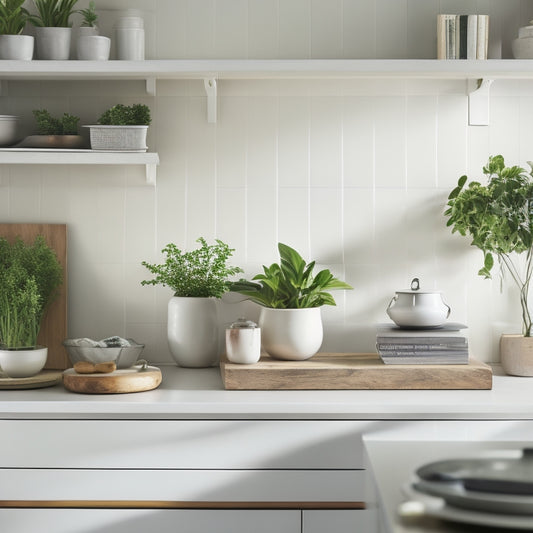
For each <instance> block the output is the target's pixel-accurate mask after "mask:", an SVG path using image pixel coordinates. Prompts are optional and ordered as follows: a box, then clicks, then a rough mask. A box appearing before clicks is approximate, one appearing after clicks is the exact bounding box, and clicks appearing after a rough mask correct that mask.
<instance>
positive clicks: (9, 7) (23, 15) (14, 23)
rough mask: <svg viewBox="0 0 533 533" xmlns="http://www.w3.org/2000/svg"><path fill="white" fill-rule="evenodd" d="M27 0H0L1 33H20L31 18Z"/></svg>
mask: <svg viewBox="0 0 533 533" xmlns="http://www.w3.org/2000/svg"><path fill="white" fill-rule="evenodd" d="M24 1H25V0H0V34H1V35H19V34H20V33H22V30H23V29H24V26H26V22H28V20H29V13H28V11H27V10H26V9H25V8H24V7H22V4H24Z"/></svg>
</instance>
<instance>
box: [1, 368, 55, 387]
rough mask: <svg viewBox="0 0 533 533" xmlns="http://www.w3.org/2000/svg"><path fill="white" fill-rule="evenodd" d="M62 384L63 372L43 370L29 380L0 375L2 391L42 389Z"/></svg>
mask: <svg viewBox="0 0 533 533" xmlns="http://www.w3.org/2000/svg"><path fill="white" fill-rule="evenodd" d="M57 383H61V372H55V371H53V370H43V371H42V372H39V374H37V375H36V376H31V377H29V378H8V377H7V376H5V374H1V373H0V390H19V389H42V388H44V387H53V386H54V385H56V384H57Z"/></svg>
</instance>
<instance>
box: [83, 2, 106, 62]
mask: <svg viewBox="0 0 533 533" xmlns="http://www.w3.org/2000/svg"><path fill="white" fill-rule="evenodd" d="M78 13H80V14H81V15H82V16H83V21H82V24H81V26H80V27H79V28H78V39H77V42H76V57H77V58H78V59H81V60H87V61H106V60H107V59H109V51H110V49H111V39H110V38H109V37H104V36H103V35H99V31H98V26H97V25H96V23H97V22H98V15H97V14H96V6H95V3H94V2H93V1H92V0H91V2H89V7H87V8H86V9H80V10H79V11H78Z"/></svg>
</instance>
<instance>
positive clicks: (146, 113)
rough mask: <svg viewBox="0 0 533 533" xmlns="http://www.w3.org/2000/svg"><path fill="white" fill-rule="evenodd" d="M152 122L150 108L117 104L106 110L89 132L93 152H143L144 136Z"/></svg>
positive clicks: (142, 105)
mask: <svg viewBox="0 0 533 533" xmlns="http://www.w3.org/2000/svg"><path fill="white" fill-rule="evenodd" d="M151 122H152V117H151V115H150V108H149V107H148V106H147V105H145V104H133V105H131V106H127V105H124V104H117V105H115V106H113V107H111V108H109V109H107V110H106V111H105V112H104V113H102V115H101V116H100V118H99V119H98V123H97V124H96V125H88V126H85V127H87V128H89V130H90V138H91V148H92V149H93V150H113V151H138V152H145V151H146V150H147V146H146V134H147V132H148V126H149V125H150V124H151Z"/></svg>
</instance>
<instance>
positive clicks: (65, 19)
mask: <svg viewBox="0 0 533 533" xmlns="http://www.w3.org/2000/svg"><path fill="white" fill-rule="evenodd" d="M77 1H78V0H33V3H34V4H35V7H36V8H37V12H38V15H31V16H30V22H31V23H32V24H33V25H34V26H41V27H46V28H69V27H70V26H71V25H72V24H71V23H70V16H71V15H72V14H73V13H75V10H74V6H75V5H76V2H77Z"/></svg>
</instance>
